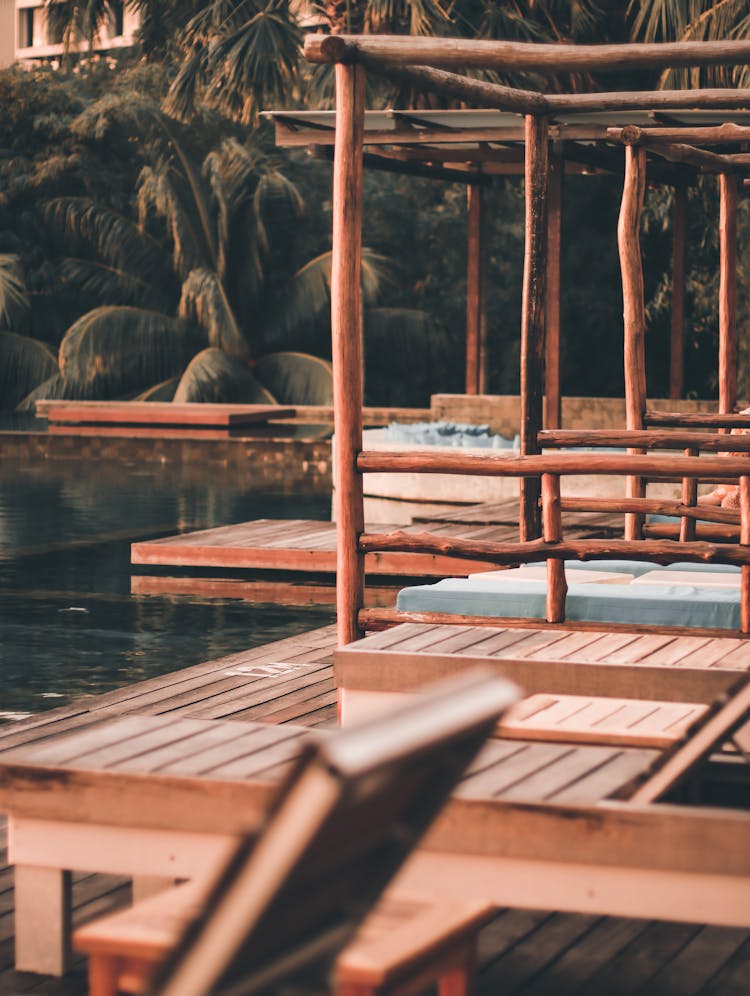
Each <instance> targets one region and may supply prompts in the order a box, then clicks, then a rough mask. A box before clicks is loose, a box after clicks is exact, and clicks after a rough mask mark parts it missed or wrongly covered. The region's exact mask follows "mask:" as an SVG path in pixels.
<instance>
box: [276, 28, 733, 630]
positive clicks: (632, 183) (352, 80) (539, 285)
mask: <svg viewBox="0 0 750 996" xmlns="http://www.w3.org/2000/svg"><path fill="white" fill-rule="evenodd" d="M305 54H306V56H307V58H308V59H309V60H310V61H312V62H328V63H334V64H335V74H336V117H335V132H334V134H333V136H331V135H330V127H329V128H327V129H326V131H327V132H328V134H327V135H326V142H325V143H323V142H322V141H321V140H320V139H319V140H318V141H317V142H315V143H313V144H329V145H330V142H331V140H333V148H334V153H333V158H334V170H333V205H334V219H333V264H332V281H331V296H332V335H333V361H334V407H335V418H334V429H335V434H336V453H337V458H336V465H335V468H334V485H335V501H336V518H337V521H338V523H339V530H340V533H339V544H338V550H339V562H338V586H337V587H338V591H339V595H338V598H339V636H340V639H341V640H342V642H348V641H349V640H352V639H355V638H357V637H358V636H359V635H361V632H360V629H359V626H358V622H357V614H356V607H357V606H361V604H362V589H363V583H364V582H363V579H364V570H363V567H364V553H363V550H362V548H361V544H360V542H359V537H360V535H361V534H362V533H363V531H364V514H363V500H362V480H361V475H362V471H363V469H365V466H366V463H367V461H366V460H363V459H362V454H361V450H362V416H361V409H362V329H361V281H360V270H361V245H362V175H363V168H364V165H365V152H364V149H365V145H366V144H367V145H368V146H369V145H378V146H379V148H378V150H377V153H376V154H375V158H376V159H378V160H384V161H390V162H395V163H397V164H398V167H399V168H403V167H404V165H405V164H410V165H412V166H413V165H417V166H419V167H420V169H424V170H430V171H433V172H434V171H436V170H439V171H441V172H442V173H445V172H446V171H449V172H452V173H454V174H455V175H457V176H460V175H462V174H463V177H464V179H465V182H466V180H468V179H469V178H470V177H471V176H472V173H474V174H476V176H477V179H478V178H479V177H482V176H485V175H487V174H488V173H489V172H491V171H496V172H501V171H503V170H505V171H506V172H509V171H510V169H511V168H515V169H518V168H520V158H519V155H518V154H519V152H520V153H521V154H522V162H523V174H524V177H525V204H526V209H525V214H526V218H525V253H524V274H523V299H522V318H521V370H520V405H521V419H520V421H521V455H522V457H525V456H530V455H533V454H537V453H539V452H540V447H539V439H538V434H539V432H540V430H541V429H542V427H543V414H542V413H543V394H544V389H545V374H544V370H545V362H544V361H545V342H546V347H547V352H548V355H550V357H551V358H550V360H549V361H548V363H547V376H548V383H547V389H548V391H549V392H551V394H552V398H548V401H549V400H551V401H552V403H553V411H554V406H555V405H556V404H558V403H559V402H558V401H557V400H556V398H559V364H557V365H556V360H555V354H556V350H557V349H558V348H559V296H560V294H559V255H560V250H559V218H560V201H561V198H560V196H559V187H560V184H559V180H560V178H561V177H562V176H563V173H564V171H565V170H567V169H568V168H570V164H575V166H576V167H580V166H581V165H585V167H586V169H587V170H590V169H592V168H593V169H594V170H596V169H604V168H606V169H607V170H612V169H614V168H618V167H617V166H615V165H614V163H615V162H619V164H620V165H619V169H622V170H623V173H624V186H623V196H622V205H621V210H620V220H619V225H618V233H617V237H618V246H619V251H620V262H621V272H622V284H623V303H624V358H625V404H626V424H627V429H629V430H639V429H643V428H644V427H646V426H649V425H664V424H671V425H677V424H679V418H678V417H676V416H671V415H667V414H665V413H650V412H647V410H646V369H645V329H646V317H645V301H644V292H643V271H642V263H641V253H640V245H639V230H640V220H641V213H642V208H643V199H644V192H645V185H646V174H647V170H648V173H649V176H650V177H655V178H657V179H660V180H664V179H666V180H667V182H673V183H674V184H675V185H676V187H677V190H678V195H677V197H676V199H675V203H676V206H675V226H674V228H675V234H676V239H675V253H674V256H675V258H674V265H673V275H674V277H675V280H676V282H677V285H678V288H677V293H676V295H675V299H676V307H675V308H674V309H673V336H674V337H673V349H672V355H673V363H674V366H673V386H674V388H675V389H676V388H677V387H678V385H679V383H680V377H679V375H678V374H677V373H676V372H675V371H676V368H677V366H678V365H679V368H680V370H681V360H680V362H679V364H678V360H677V359H676V358H677V357H680V356H681V349H680V346H679V345H678V344H677V340H678V339H679V342H680V344H681V340H682V321H683V313H682V303H681V290H680V284H681V283H682V284H683V285H684V269H685V249H684V244H685V228H686V224H685V210H686V203H687V201H686V194H685V188H686V185H687V183H689V182H690V181H691V180H692V179H693V178H694V177H695V176H696V175H697V174H698V173H706V172H708V173H715V174H717V175H718V177H719V188H720V204H721V207H720V220H719V230H720V266H721V287H720V295H719V338H720V348H719V413H718V417H721V416H727V415H729V414H730V413H732V412H733V410H734V408H735V406H736V400H737V332H736V208H737V197H738V185H739V182H740V178H741V177H742V174H743V173H744V172H745V171H746V170H747V169H748V168H750V154H749V153H747V152H746V151H744V146H745V143H748V142H750V116H748V113H747V111H746V110H745V109H746V108H750V90H748V89H737V88H720V89H702V90H674V91H666V90H660V91H616V92H604V93H577V94H552V95H545V94H540V93H536V92H532V91H528V90H522V89H517V88H513V87H507V86H501V85H499V84H494V83H488V82H484V81H481V80H477V79H474V78H471V77H468V76H465V75H462V74H461V72H457V71H456V70H476V69H485V70H488V69H495V70H502V71H506V72H507V71H535V72H540V73H545V72H547V73H559V72H563V71H589V72H597V73H603V72H608V71H635V70H660V69H663V68H665V67H667V66H705V65H729V64H731V65H734V64H739V63H745V62H750V42H680V43H673V44H643V45H599V46H569V45H536V44H528V43H516V42H494V41H471V40H463V39H441V38H415V37H410V36H404V37H402V36H398V37H389V36H378V35H373V36H343V35H337V36H327V35H312V36H308V38H307V40H306V43H305ZM367 72H373V73H376V74H378V75H381V76H385V77H387V78H391V79H395V80H399V81H401V82H407V83H409V84H410V85H412V86H413V87H415V88H418V89H425V90H428V91H432V92H436V93H440V94H442V95H443V96H446V97H450V98H452V99H454V100H460V101H462V102H464V103H467V104H474V105H478V106H479V107H483V108H491V109H492V110H493V111H495V112H503V114H504V115H516V116H521V117H517V118H516V123H515V125H513V126H512V127H511V126H507V125H506V127H505V129H503V128H502V127H499V128H497V129H496V131H495V132H493V131H492V129H491V128H486V129H484V130H483V129H475V130H474V131H472V130H470V129H469V128H460V129H459V128H457V129H455V130H454V131H452V132H450V133H448V134H447V135H446V134H445V129H443V133H442V134H441V135H439V136H437V137H436V135H435V131H436V129H434V128H432V129H431V128H430V127H429V126H425V125H424V124H420V123H418V122H417V123H413V122H409V123H408V124H406V125H404V123H403V120H402V119H399V117H398V116H394V119H393V120H394V127H393V129H388V131H390V138H391V141H390V142H389V141H388V139H387V137H386V135H385V134H383V132H384V129H369V134H368V129H367V128H366V115H365V107H364V100H365V77H366V73H367ZM464 113H466V112H464ZM293 117H294V116H293V115H290V116H289V117H288V119H287V120H286V121H283V120H282V121H281V122H280V124H281V126H282V127H284V128H288V129H290V130H291V131H292V132H295V129H296V133H295V142H296V143H297V144H310V143H309V142H308V141H299V138H300V135H299V132H300V130H302V129H300V128H299V124H297V123H295V121H294V120H293ZM521 121H522V124H521ZM278 123H279V122H278V120H277V126H278ZM324 127H325V126H324ZM407 128H408V129H409V132H408V134H407V135H403V134H402V133H403V132H404V131H405V130H406V129H407ZM309 130H314V131H321V130H323V129H321V128H320V127H317V128H313V129H308V131H309ZM438 131H439V129H438ZM479 131H483V134H482V135H480V134H478V132H479ZM395 133H398V134H399V138H400V139H403V148H402V147H401V146H400V145H399V144H398V143H394V142H393V137H394V134H395ZM304 137H305V138H307V137H309V135H306V136H304ZM437 138H439V141H438V140H437ZM451 138H452V139H453V141H451ZM409 139H410V140H409ZM287 144H290V143H287ZM415 147H416V149H417V150H418V152H417V153H415V152H413V151H411V150H413V149H414V148H415ZM433 147H434V148H433ZM623 147H624V162H623V154H622V148H623ZM738 148H739V149H740V151H737V149H738ZM386 150H388V151H387V154H386V155H383V153H384V152H385V151H386ZM451 150H452V151H451ZM368 156H372V153H368ZM584 156H585V159H583V163H581V161H580V160H581V159H582V158H583V157H584ZM480 163H481V169H479V164H480ZM368 164H369V165H372V162H371V161H370V162H369V163H368ZM475 211H476V212H477V214H480V212H479V210H478V209H477V208H475ZM480 229H481V225H477V231H479V230H480ZM480 242H481V239H480V238H479V237H478V236H477V237H476V243H475V244H476V246H477V252H479V251H480V249H481V245H480ZM470 258H471V253H470ZM478 270H479V271H480V273H481V267H478ZM476 279H477V282H476V283H475V285H474V287H475V289H477V288H478V289H479V294H478V296H479V300H480V301H481V276H480V277H478V278H476ZM471 295H472V288H471V286H470V288H469V296H470V297H471ZM480 325H481V321H478V323H477V328H479V327H480ZM545 326H546V332H547V335H546V336H545ZM469 327H470V329H471V323H469ZM474 348H475V347H474V346H471V349H472V350H473V349H474ZM550 379H551V380H553V381H554V380H555V379H557V384H556V386H555V384H554V383H550ZM555 391H556V392H557V394H556V396H555ZM553 419H554V415H553ZM730 420H731V418H730ZM724 421H725V422H726V418H725V420H724ZM387 462H388V461H387V460H386V459H385V457H384V458H383V460H381V463H383V464H384V466H383V467H382V468H379V469H393V468H391V467H389V468H386V467H385V463H387ZM369 469H372V468H369ZM644 487H645V484H644V480H643V478H641V477H636V476H632V477H630V478H629V480H628V498H638V497H642V496H643V494H644ZM520 488H521V511H520V538H521V541H522V542H524V541H527V540H530V539H533V538H535V537H537V536H539V535H540V533H541V522H540V509H539V498H540V488H541V482H540V479H539V478H538V477H534V476H525V477H522V478H521V483H520ZM629 522H630V525H629V527H628V528H629V529H630V533H631V537H634V536H636V535H637V532H638V522H637V517H636V516H635V515H633V516H629ZM626 538H627V529H626Z"/></svg>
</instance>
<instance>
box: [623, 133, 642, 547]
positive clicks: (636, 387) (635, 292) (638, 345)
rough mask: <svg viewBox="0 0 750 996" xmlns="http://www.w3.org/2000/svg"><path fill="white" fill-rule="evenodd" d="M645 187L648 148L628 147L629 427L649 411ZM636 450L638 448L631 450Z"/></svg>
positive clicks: (630, 526)
mask: <svg viewBox="0 0 750 996" xmlns="http://www.w3.org/2000/svg"><path fill="white" fill-rule="evenodd" d="M645 189H646V150H645V149H644V148H643V147H642V146H637V145H626V146H625V183H624V186H623V190H622V204H621V207H620V218H619V222H618V225H617V243H618V247H619V251H620V270H621V272H622V306H623V323H624V349H625V416H626V426H627V428H628V429H642V428H643V415H644V413H645V411H646V341H645V340H646V306H645V301H644V291H643V265H642V262H641V243H640V227H641V212H642V210H643V197H644V193H645ZM628 452H629V453H637V452H639V451H638V450H629V451H628ZM626 493H627V497H628V498H643V497H644V495H645V485H644V481H643V479H642V478H640V477H628V479H627V492H626ZM642 532H643V517H642V516H639V515H634V514H632V513H628V514H627V515H626V516H625V538H626V539H638V538H640V537H641V535H642Z"/></svg>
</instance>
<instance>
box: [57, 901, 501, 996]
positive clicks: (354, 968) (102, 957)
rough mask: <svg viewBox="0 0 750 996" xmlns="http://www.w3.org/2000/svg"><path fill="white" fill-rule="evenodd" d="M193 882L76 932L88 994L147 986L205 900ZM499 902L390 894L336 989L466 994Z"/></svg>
mask: <svg viewBox="0 0 750 996" xmlns="http://www.w3.org/2000/svg"><path fill="white" fill-rule="evenodd" d="M205 893H206V886H205V884H204V883H203V882H189V883H185V884H183V885H179V886H176V887H175V888H172V889H167V890H166V891H164V892H162V893H160V894H158V895H156V896H152V897H151V898H150V899H146V900H143V901H142V902H139V903H136V904H135V906H132V907H130V909H126V910H122V911H120V912H117V913H113V914H111V915H110V916H106V917H102V918H101V919H100V920H96V921H94V922H93V923H90V924H87V925H86V926H85V927H81V928H80V929H79V930H77V931H76V932H75V934H74V946H75V948H76V949H77V950H78V951H82V952H83V953H85V954H87V955H88V958H89V993H90V996H116V994H117V993H118V992H126V993H141V992H144V991H145V990H146V988H147V986H148V983H149V981H150V979H151V977H152V975H153V973H154V970H155V969H156V967H157V966H158V965H159V964H161V962H163V960H164V959H165V957H166V956H167V955H168V954H169V953H170V951H172V950H173V949H174V947H175V945H176V944H177V942H178V940H179V938H180V936H181V935H182V933H183V931H184V930H185V928H186V926H187V924H188V923H189V922H190V921H191V919H193V918H194V917H195V915H196V914H197V913H198V912H199V910H200V908H201V905H202V903H203V902H204V900H205ZM493 913H494V907H493V906H492V905H490V904H489V903H485V902H481V901H475V902H470V901H464V902H460V901H453V902H451V901H449V900H443V901H434V900H430V899H426V898H422V897H411V896H406V895H401V894H397V893H391V894H389V895H387V896H386V897H385V898H384V899H383V900H381V902H380V903H379V904H378V905H377V906H376V907H375V909H374V910H373V912H372V913H371V914H370V916H369V917H368V918H367V920H366V921H365V922H364V924H363V925H362V927H361V928H360V930H359V931H358V933H357V935H356V936H355V938H354V940H353V941H352V942H351V943H350V944H349V945H348V947H346V948H345V949H344V951H343V952H342V953H341V954H340V955H339V957H338V959H337V961H336V966H335V970H334V978H335V990H334V991H335V993H336V994H337V996H406V994H409V993H416V992H421V991H422V990H423V989H426V988H427V987H428V986H430V985H435V984H436V985H437V987H438V992H439V994H440V996H469V994H470V993H471V992H472V991H473V980H474V974H475V970H476V946H477V932H478V931H479V929H480V928H481V927H482V926H483V925H484V924H485V923H486V922H487V921H488V920H489V919H490V917H491V916H492V915H493Z"/></svg>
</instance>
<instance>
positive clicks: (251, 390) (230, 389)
mask: <svg viewBox="0 0 750 996" xmlns="http://www.w3.org/2000/svg"><path fill="white" fill-rule="evenodd" d="M174 400H175V402H186V401H203V402H224V403H227V404H247V405H252V404H267V405H273V404H276V399H275V398H274V396H273V395H272V394H271V393H270V392H269V391H267V390H266V389H265V388H264V387H263V385H262V384H260V383H259V382H258V381H257V380H256V378H255V377H254V376H253V374H252V373H251V372H250V370H249V369H248V367H247V366H246V365H245V364H244V363H242V362H241V361H240V360H238V359H236V358H235V357H233V356H228V355H227V354H226V353H223V352H222V351H221V350H220V349H214V348H209V349H204V350H202V351H201V352H200V353H198V355H197V356H194V357H193V359H192V360H191V362H190V364H189V365H188V368H187V370H186V371H185V373H184V374H183V375H182V378H181V379H180V383H179V385H178V387H177V390H176V391H175V396H174Z"/></svg>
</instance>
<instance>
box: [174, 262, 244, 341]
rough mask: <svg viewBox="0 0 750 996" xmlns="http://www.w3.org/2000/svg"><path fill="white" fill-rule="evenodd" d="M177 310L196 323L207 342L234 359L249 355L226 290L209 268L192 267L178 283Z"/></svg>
mask: <svg viewBox="0 0 750 996" xmlns="http://www.w3.org/2000/svg"><path fill="white" fill-rule="evenodd" d="M179 314H180V317H181V318H186V319H187V320H188V321H191V322H194V323H195V324H196V325H199V326H200V327H201V328H202V329H203V330H204V332H205V333H206V338H207V340H208V343H209V344H210V345H211V346H215V347H216V348H217V349H223V350H224V352H225V353H229V354H230V355H232V356H236V357H237V358H238V359H241V360H245V359H248V357H249V355H250V351H249V347H248V344H247V341H246V339H245V338H244V336H243V335H242V332H241V330H240V328H239V326H238V324H237V320H236V318H235V316H234V313H233V311H232V307H231V305H230V303H229V300H228V298H227V294H226V290H225V288H224V286H223V285H222V282H221V280H220V279H219V277H218V274H216V273H214V272H213V271H212V270H193V271H192V272H191V273H189V274H188V277H187V279H186V280H185V282H184V284H183V285H182V297H181V299H180V308H179Z"/></svg>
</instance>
